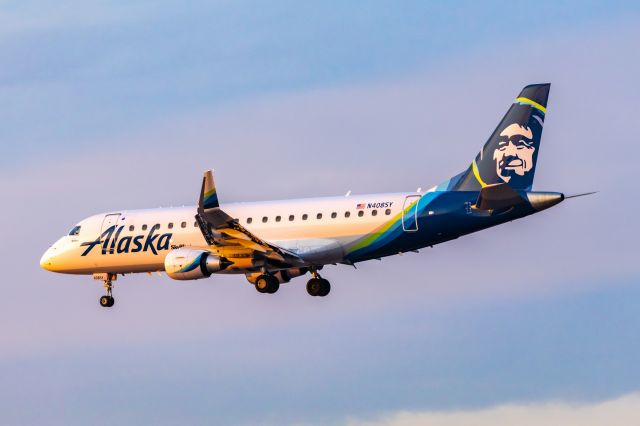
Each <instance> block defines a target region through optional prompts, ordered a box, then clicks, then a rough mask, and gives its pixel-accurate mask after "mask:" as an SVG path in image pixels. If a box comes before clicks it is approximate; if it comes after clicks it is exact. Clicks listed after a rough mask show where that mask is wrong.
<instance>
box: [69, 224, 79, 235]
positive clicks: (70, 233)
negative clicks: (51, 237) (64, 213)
mask: <svg viewBox="0 0 640 426" xmlns="http://www.w3.org/2000/svg"><path fill="white" fill-rule="evenodd" d="M69 235H70V236H72V237H73V236H75V235H80V225H77V226H74V227H73V229H72V230H71V231H69Z"/></svg>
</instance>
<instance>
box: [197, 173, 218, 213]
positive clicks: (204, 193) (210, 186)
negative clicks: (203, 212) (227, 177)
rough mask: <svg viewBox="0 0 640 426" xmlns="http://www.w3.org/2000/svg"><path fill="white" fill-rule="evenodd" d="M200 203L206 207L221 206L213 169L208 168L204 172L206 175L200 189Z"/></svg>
mask: <svg viewBox="0 0 640 426" xmlns="http://www.w3.org/2000/svg"><path fill="white" fill-rule="evenodd" d="M200 205H201V206H202V208H204V209H213V208H216V207H220V203H218V193H217V192H216V185H215V182H214V181H213V170H207V171H206V172H204V177H203V178H202V190H201V191H200Z"/></svg>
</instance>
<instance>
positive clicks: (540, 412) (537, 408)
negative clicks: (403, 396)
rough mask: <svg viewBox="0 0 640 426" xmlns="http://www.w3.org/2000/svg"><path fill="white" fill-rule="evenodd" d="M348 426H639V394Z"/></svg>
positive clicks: (401, 415) (411, 415) (407, 414)
mask: <svg viewBox="0 0 640 426" xmlns="http://www.w3.org/2000/svg"><path fill="white" fill-rule="evenodd" d="M347 424H348V425H349V426H467V425H469V426H470V425H473V426H485V425H486V426H496V425H518V426H541V425H544V426H608V425H616V426H636V425H638V424H640V393H632V394H628V395H624V396H622V397H619V398H617V399H612V400H608V401H602V402H596V403H590V404H585V403H581V404H577V403H567V402H548V403H536V404H506V405H498V406H495V407H490V408H485V409H479V410H463V411H400V412H397V413H392V414H387V415H384V416H381V417H379V418H378V419H375V420H356V419H352V420H349V421H348V422H347Z"/></svg>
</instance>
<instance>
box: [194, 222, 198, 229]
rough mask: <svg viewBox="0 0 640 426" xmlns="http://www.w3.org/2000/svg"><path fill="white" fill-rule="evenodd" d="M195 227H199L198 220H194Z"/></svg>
mask: <svg viewBox="0 0 640 426" xmlns="http://www.w3.org/2000/svg"><path fill="white" fill-rule="evenodd" d="M193 227H194V228H197V227H198V221H197V220H196V221H195V222H193Z"/></svg>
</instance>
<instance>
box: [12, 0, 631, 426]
mask: <svg viewBox="0 0 640 426" xmlns="http://www.w3.org/2000/svg"><path fill="white" fill-rule="evenodd" d="M639 17H640V8H639V7H638V6H637V5H636V4H635V3H634V2H628V3H624V2H602V3H600V2H572V1H567V2H505V3H504V4H502V3H498V2H484V3H483V4H482V5H480V3H479V2H459V3H456V5H455V6H451V5H450V4H447V5H445V4H444V3H442V4H441V3H440V2H438V3H435V2H434V4H429V3H427V2H403V3H402V4H399V3H398V2H367V3H366V5H364V4H362V3H360V4H356V3H349V4H346V3H345V2H318V4H315V5H314V4H301V3H300V2H268V3H267V2H231V1H229V2H217V3H215V4H214V5H209V4H208V2H202V3H201V4H200V3H196V2H191V3H190V4H189V6H188V7H187V6H186V5H185V3H184V2H182V3H179V2H168V1H167V2H126V3H125V2H122V3H118V2H100V3H95V4H91V5H89V4H87V3H86V2H69V1H66V2H64V1H63V2H58V3H56V4H53V3H44V2H24V1H21V2H5V3H3V5H2V6H0V97H1V98H2V99H4V101H3V102H2V103H0V123H2V132H0V178H1V179H0V196H2V199H3V201H4V202H3V206H5V208H4V209H3V220H2V222H1V223H2V224H1V225H0V231H1V232H0V234H1V235H3V240H4V244H2V245H0V266H1V267H2V270H3V280H2V281H3V283H2V285H1V286H2V287H1V290H2V292H1V293H2V297H1V298H0V336H1V337H2V344H1V345H0V377H2V379H1V380H2V386H0V423H2V424H37V423H47V424H64V425H69V424H113V423H117V424H140V423H154V424H167V425H170V424H187V423H188V424H216V423H218V424H220V423H224V424H256V423H266V424H293V423H304V424H343V423H345V422H347V421H348V419H376V418H378V416H381V415H385V414H389V413H395V412H398V411H401V410H416V411H423V410H443V409H447V410H449V409H450V410H465V409H471V408H483V407H490V406H493V405H496V404H504V403H510V402H515V403H525V404H535V403H540V402H545V401H566V402H576V401H577V402H585V403H589V402H591V401H600V400H606V399H611V398H616V397H618V396H620V395H625V394H629V393H632V392H638V391H640V374H639V371H640V370H638V368H637V367H636V364H637V359H638V358H639V356H640V344H639V343H638V342H639V341H638V339H637V338H636V334H637V333H636V331H637V330H638V329H639V328H640V319H638V315H637V303H636V301H637V300H638V298H639V297H640V288H639V287H638V281H639V279H640V265H639V264H638V261H637V260H638V258H640V249H639V248H638V244H637V242H636V240H637V237H638V235H640V229H639V227H638V225H637V222H636V218H635V215H636V211H637V209H638V207H640V206H639V205H638V203H637V201H635V200H634V199H633V197H630V194H634V193H635V192H636V188H635V182H636V181H637V176H636V174H637V172H636V170H637V160H636V159H635V156H634V153H635V149H636V145H637V141H636V140H635V139H637V138H636V137H635V136H634V132H635V130H634V129H635V127H636V126H635V123H636V122H637V113H638V108H637V99H638V98H639V97H640V89H638V85H637V76H638V75H640V61H639V60H638V57H637V55H636V50H637V45H638V40H640V30H639V28H640V26H639V25H638V23H639ZM546 81H550V82H551V83H552V91H551V97H550V105H549V114H548V119H547V120H546V123H545V125H546V126H545V134H544V135H543V139H542V145H541V152H540V156H539V165H538V169H537V174H536V182H535V183H534V187H535V188H537V189H541V190H559V191H564V192H567V193H575V192H580V191H587V190H599V191H600V193H599V194H597V195H596V196H592V197H590V198H584V199H579V200H573V201H567V202H565V203H563V204H561V205H560V206H558V207H556V208H554V209H552V210H550V211H547V212H544V213H542V214H540V215H536V216H534V217H531V218H528V219H525V220H524V221H517V222H513V223H510V224H506V225H504V226H501V227H498V228H495V229H491V230H487V231H484V232H482V233H479V234H476V235H472V236H468V237H465V238H461V239H458V240H456V241H453V242H450V243H446V244H443V245H441V246H437V247H436V248H434V249H428V250H423V251H422V252H421V253H420V254H408V255H405V256H402V257H396V258H393V259H387V260H384V261H383V262H368V263H364V264H362V265H360V266H359V268H358V269H357V270H354V269H352V268H348V267H345V266H339V267H335V268H327V270H326V275H327V277H328V278H330V279H331V280H332V283H333V289H332V294H331V295H330V296H329V297H328V298H325V299H318V298H310V297H308V296H307V295H306V292H305V289H304V282H305V280H297V281H296V280H294V281H293V283H292V284H291V285H287V286H283V287H282V288H281V290H280V291H279V293H278V294H277V295H276V296H275V297H265V296H264V295H260V294H258V293H257V292H256V291H255V290H253V289H252V288H251V287H250V286H249V285H248V284H247V283H246V281H245V280H244V278H243V277H241V276H239V277H224V276H222V277H219V276H215V277H213V278H211V279H210V280H206V281H200V282H196V283H176V282H173V281H171V280H170V279H168V278H166V277H158V276H153V277H147V276H146V275H137V276H127V277H125V278H124V279H122V280H119V281H118V282H117V285H116V289H115V295H116V298H117V302H116V306H115V307H114V309H113V310H111V311H107V310H104V309H101V308H100V307H99V306H98V303H97V298H98V296H99V295H100V294H101V293H102V289H101V288H100V286H99V283H97V282H94V281H93V280H91V279H90V278H87V277H73V276H63V275H54V274H51V273H47V272H45V271H42V270H40V269H39V267H38V260H39V257H40V255H41V253H42V252H43V251H44V250H45V249H46V247H47V245H48V244H50V243H51V242H53V241H54V240H55V239H57V238H58V237H59V236H60V235H62V234H63V233H65V232H66V231H67V230H68V229H69V228H70V227H71V226H72V225H73V224H74V223H75V222H76V221H78V220H79V219H81V218H83V217H85V216H88V215H91V214H95V213H98V212H103V211H107V210H112V209H121V208H122V209H124V208H142V207H156V206H159V205H180V204H188V203H193V202H194V200H195V197H196V196H197V193H198V190H199V182H200V176H201V172H202V170H204V169H206V168H211V167H215V168H216V170H217V182H218V187H219V192H220V197H221V200H222V201H223V202H224V201H240V200H255V199H274V198H288V197H308V196H316V195H318V196H319V195H335V194H343V193H344V192H346V191H347V190H349V189H352V190H353V191H354V193H355V194H357V193H365V192H381V191H403V190H414V189H416V188H417V187H419V186H420V187H422V188H425V189H426V188H428V187H430V186H432V185H434V184H437V183H439V182H440V181H442V180H444V179H446V178H448V177H450V176H451V175H453V174H455V173H456V172H458V171H460V170H462V169H463V168H464V167H466V166H467V165H468V162H469V161H470V160H471V159H472V158H473V157H474V156H475V153H476V152H477V150H478V149H479V148H480V147H481V146H482V144H483V143H484V141H485V139H486V137H487V136H488V134H489V133H490V132H491V130H493V128H494V127H495V125H496V123H497V122H498V120H499V119H500V118H501V117H502V115H503V114H504V112H505V111H506V109H507V108H508V106H509V104H510V102H511V100H512V98H513V96H515V95H516V94H517V93H518V92H519V91H520V89H521V87H522V86H524V85H525V84H528V83H534V82H546ZM6 206H10V208H7V207H6ZM34 407H35V408H34Z"/></svg>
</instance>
